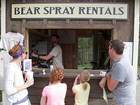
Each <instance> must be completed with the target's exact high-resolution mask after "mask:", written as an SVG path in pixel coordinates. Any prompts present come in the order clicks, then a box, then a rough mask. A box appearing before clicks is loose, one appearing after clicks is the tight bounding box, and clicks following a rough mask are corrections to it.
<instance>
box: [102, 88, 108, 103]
mask: <svg viewBox="0 0 140 105" xmlns="http://www.w3.org/2000/svg"><path fill="white" fill-rule="evenodd" d="M103 99H104V100H105V101H106V103H107V104H108V98H107V94H106V91H105V88H103Z"/></svg>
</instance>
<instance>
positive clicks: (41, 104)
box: [40, 96, 47, 105]
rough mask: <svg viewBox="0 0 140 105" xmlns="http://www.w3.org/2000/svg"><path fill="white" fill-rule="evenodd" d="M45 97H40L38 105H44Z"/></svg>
mask: <svg viewBox="0 0 140 105" xmlns="http://www.w3.org/2000/svg"><path fill="white" fill-rule="evenodd" d="M46 100H47V97H44V96H42V97H41V100H40V105H46Z"/></svg>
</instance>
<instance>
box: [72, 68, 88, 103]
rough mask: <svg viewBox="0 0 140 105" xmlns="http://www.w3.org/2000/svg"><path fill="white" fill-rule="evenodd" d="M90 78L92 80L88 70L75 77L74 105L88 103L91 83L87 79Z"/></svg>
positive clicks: (73, 89)
mask: <svg viewBox="0 0 140 105" xmlns="http://www.w3.org/2000/svg"><path fill="white" fill-rule="evenodd" d="M78 80H79V81H78ZM89 80H90V73H89V72H88V71H87V70H83V71H82V72H81V73H80V74H78V75H77V77H76V78H75V81H74V83H73V87H72V91H73V93H74V95H75V103H74V105H88V98H89V92H90V84H89V83H88V82H87V81H89ZM78 82H80V83H78Z"/></svg>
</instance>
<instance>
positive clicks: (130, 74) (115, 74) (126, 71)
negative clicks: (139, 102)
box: [111, 57, 136, 105]
mask: <svg viewBox="0 0 140 105" xmlns="http://www.w3.org/2000/svg"><path fill="white" fill-rule="evenodd" d="M111 78H112V79H113V80H117V81H119V84H118V85H117V87H116V88H115V90H114V91H113V92H112V94H113V98H114V100H115V102H116V104H117V105H132V103H135V99H136V95H135V94H136V92H135V90H136V73H135V70H134V69H133V67H132V65H131V64H130V62H128V61H127V60H126V59H125V58H124V57H123V58H122V59H120V60H119V61H117V62H114V63H113V66H112V69H111Z"/></svg>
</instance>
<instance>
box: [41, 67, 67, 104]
mask: <svg viewBox="0 0 140 105" xmlns="http://www.w3.org/2000/svg"><path fill="white" fill-rule="evenodd" d="M63 77H64V72H63V70H62V69H61V68H58V67H56V68H55V69H54V70H53V71H52V72H51V73H50V84H49V85H48V86H45V87H44V89H43V92H42V97H41V101H40V105H65V96H66V91H67V85H66V84H65V83H61V80H62V79H63Z"/></svg>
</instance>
